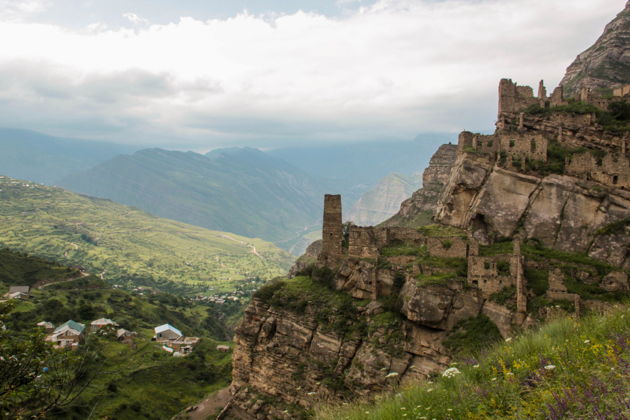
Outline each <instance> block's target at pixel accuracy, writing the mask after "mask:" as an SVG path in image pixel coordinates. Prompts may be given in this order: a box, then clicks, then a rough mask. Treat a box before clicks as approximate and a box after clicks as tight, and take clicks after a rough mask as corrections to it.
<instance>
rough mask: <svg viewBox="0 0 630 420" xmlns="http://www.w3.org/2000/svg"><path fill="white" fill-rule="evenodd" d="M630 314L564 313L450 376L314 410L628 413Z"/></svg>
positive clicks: (324, 415)
mask: <svg viewBox="0 0 630 420" xmlns="http://www.w3.org/2000/svg"><path fill="white" fill-rule="evenodd" d="M629 317H630V307H629V306H628V305H627V304H624V305H620V306H619V307H617V308H616V309H614V310H613V311H612V312H610V313H608V314H606V315H593V316H589V317H586V318H583V319H581V320H579V321H576V320H575V319H572V318H566V319H560V320H557V321H554V322H552V323H549V324H547V325H545V326H543V327H542V328H541V329H540V330H537V331H530V332H527V333H525V334H524V335H522V336H520V337H517V338H514V339H513V340H511V341H509V342H501V343H499V344H497V345H496V347H494V348H493V349H492V350H490V351H489V352H486V353H485V354H484V355H483V356H481V357H479V358H474V359H471V358H470V356H468V355H466V356H467V357H466V358H464V359H462V361H461V362H459V363H457V364H454V365H453V367H455V368H456V371H455V372H454V373H453V374H452V375H450V376H442V375H440V376H438V377H437V378H435V379H434V380H433V381H431V382H428V383H423V384H417V385H412V386H410V387H408V388H406V389H403V390H401V391H399V393H398V394H397V395H395V396H394V395H392V396H383V397H382V398H379V399H377V400H376V402H357V403H354V404H350V405H346V406H337V407H331V406H325V405H323V406H320V407H319V408H318V409H317V410H316V412H317V418H319V419H331V420H332V419H346V420H359V419H361V420H377V419H378V420H393V419H400V418H405V417H407V418H417V419H421V418H427V419H432V418H435V419H489V418H504V419H508V418H510V419H526V418H548V419H561V418H571V419H587V418H617V417H619V416H620V414H621V413H623V414H624V415H625V414H627V413H628V407H627V402H628V401H629V400H630V387H629V386H628V384H630V370H629V368H628V360H629V358H630V323H629V322H628V318H629ZM476 322H478V321H476ZM479 325H483V322H479ZM462 341H463V342H464V343H465V342H467V340H462ZM468 342H471V343H472V344H473V345H474V343H478V342H479V340H469V341H468ZM459 347H465V346H464V345H463V344H460V345H459ZM404 414H407V416H404Z"/></svg>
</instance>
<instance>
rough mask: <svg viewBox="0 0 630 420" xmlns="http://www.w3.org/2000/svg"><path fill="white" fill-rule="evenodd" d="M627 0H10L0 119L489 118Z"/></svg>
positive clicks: (0, 69) (136, 139) (254, 130)
mask: <svg viewBox="0 0 630 420" xmlns="http://www.w3.org/2000/svg"><path fill="white" fill-rule="evenodd" d="M625 2H626V0H431V1H430V0H373V1H361V0H336V1H335V0H230V1H226V0H220V1H219V0H0V126H3V127H13V128H27V129H32V130H37V131H41V132H44V133H48V134H53V135H61V136H68V137H79V138H87V139H105V140H112V141H116V142H124V143H134V144H139V145H143V146H144V145H147V146H148V145H153V146H163V147H171V148H183V149H186V148H193V149H194V148H196V149H203V148H208V147H215V146H226V145H242V144H249V145H257V146H275V145H279V144H295V143H299V142H313V141H356V140H378V139H410V138H413V137H414V136H415V135H416V134H418V133H426V132H454V133H455V132H459V131H461V130H462V129H469V130H477V131H490V130H492V129H493V123H494V119H495V116H496V102H497V98H496V91H497V85H498V81H499V79H500V78H501V77H510V78H512V79H513V80H515V81H518V82H519V83H520V84H530V85H535V84H537V83H538V80H540V79H541V78H542V79H545V81H546V83H547V85H548V88H549V90H551V88H553V86H555V85H556V84H557V83H558V82H559V80H560V78H561V77H562V75H563V73H564V70H565V68H566V67H567V66H568V65H569V64H570V63H571V62H572V61H573V59H574V58H575V56H576V55H577V54H578V53H579V52H581V51H583V50H584V49H586V48H587V47H589V46H590V45H591V44H592V43H593V42H594V41H595V40H596V39H597V37H598V36H599V35H600V34H601V33H602V31H603V28H604V25H605V24H606V23H607V22H609V21H610V20H612V19H613V17H614V16H615V15H616V14H617V13H618V12H619V11H621V10H622V9H623V7H624V5H625Z"/></svg>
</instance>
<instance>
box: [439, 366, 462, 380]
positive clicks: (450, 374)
mask: <svg viewBox="0 0 630 420" xmlns="http://www.w3.org/2000/svg"><path fill="white" fill-rule="evenodd" d="M460 373H461V372H460V371H459V369H457V368H456V367H452V368H448V369H446V370H445V371H444V373H442V376H444V377H446V378H452V377H454V376H457V375H459V374H460Z"/></svg>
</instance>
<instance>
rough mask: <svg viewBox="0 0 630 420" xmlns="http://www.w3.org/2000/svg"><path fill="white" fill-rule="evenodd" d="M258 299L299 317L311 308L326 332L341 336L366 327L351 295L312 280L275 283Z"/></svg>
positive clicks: (295, 279)
mask: <svg viewBox="0 0 630 420" xmlns="http://www.w3.org/2000/svg"><path fill="white" fill-rule="evenodd" d="M254 297H256V298H258V299H260V300H261V301H262V302H264V303H266V304H268V305H271V306H273V307H276V308H278V309H284V310H287V311H290V312H294V313H297V314H306V313H307V309H308V310H309V311H312V312H310V313H311V314H312V315H313V316H314V317H315V318H316V319H317V321H318V322H319V323H320V324H321V326H322V327H323V328H324V329H327V328H328V329H329V330H332V331H334V332H336V333H337V334H340V335H345V334H360V333H361V332H364V331H365V328H366V326H365V322H364V321H362V320H360V319H358V318H357V309H356V306H355V304H354V301H353V299H352V297H351V296H350V295H348V294H347V293H343V292H337V291H334V290H331V289H330V288H329V287H328V286H327V285H326V284H324V283H321V282H319V281H317V280H315V279H313V278H311V277H306V276H301V277H295V278H292V279H278V280H274V281H273V282H271V283H270V284H268V285H266V286H263V287H262V288H261V289H260V290H259V291H258V292H256V294H255V295H254Z"/></svg>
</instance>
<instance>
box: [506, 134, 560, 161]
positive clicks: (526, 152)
mask: <svg viewBox="0 0 630 420" xmlns="http://www.w3.org/2000/svg"><path fill="white" fill-rule="evenodd" d="M547 146H548V141H547V139H546V138H545V137H544V136H542V135H540V134H525V133H517V132H511V133H502V134H500V135H499V150H500V153H501V152H504V153H506V155H507V156H508V157H510V159H508V163H510V162H512V161H514V160H516V159H520V160H523V159H527V158H529V159H534V160H539V161H542V162H546V161H547Z"/></svg>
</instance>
